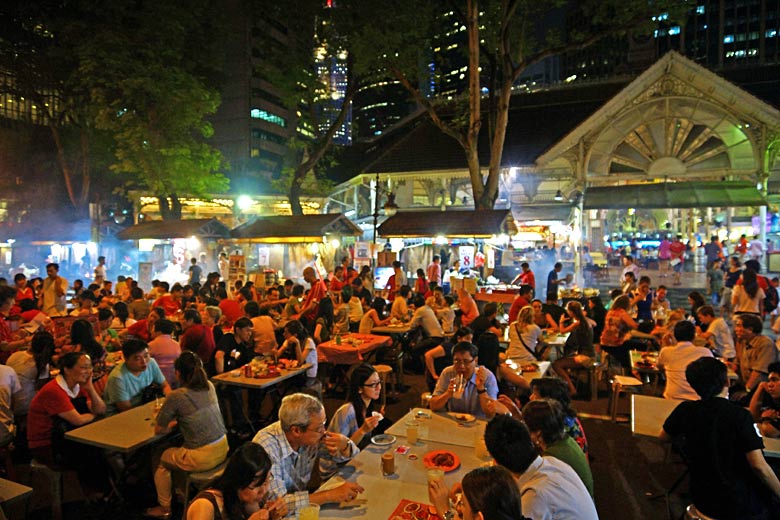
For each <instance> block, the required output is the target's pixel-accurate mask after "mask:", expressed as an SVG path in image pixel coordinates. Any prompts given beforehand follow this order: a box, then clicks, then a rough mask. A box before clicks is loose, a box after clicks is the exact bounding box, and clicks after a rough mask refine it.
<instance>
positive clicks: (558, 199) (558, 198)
mask: <svg viewBox="0 0 780 520" xmlns="http://www.w3.org/2000/svg"><path fill="white" fill-rule="evenodd" d="M562 200H563V193H562V192H561V190H558V191H556V192H555V201H556V202H561V201H562Z"/></svg>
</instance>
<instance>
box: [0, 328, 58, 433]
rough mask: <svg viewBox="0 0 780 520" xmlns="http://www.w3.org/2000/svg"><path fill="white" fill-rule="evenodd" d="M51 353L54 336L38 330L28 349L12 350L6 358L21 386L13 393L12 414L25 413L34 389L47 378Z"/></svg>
mask: <svg viewBox="0 0 780 520" xmlns="http://www.w3.org/2000/svg"><path fill="white" fill-rule="evenodd" d="M53 355H54V336H52V335H51V334H50V333H49V332H46V331H45V330H39V331H38V332H36V333H35V335H34V336H33V337H32V341H31V343H30V350H20V351H18V352H14V353H13V354H11V357H9V358H8V361H7V362H6V364H7V365H8V366H9V367H11V368H13V369H14V371H16V375H17V376H19V384H20V385H21V387H22V391H21V392H20V393H19V394H15V395H14V415H16V416H26V415H27V411H28V410H29V409H30V402H31V401H32V399H33V397H34V396H35V391H36V390H37V389H38V388H39V387H40V386H43V384H45V383H46V382H47V381H48V380H49V363H51V357H52V356H53ZM25 422H26V421H25ZM19 426H20V427H21V426H22V424H19Z"/></svg>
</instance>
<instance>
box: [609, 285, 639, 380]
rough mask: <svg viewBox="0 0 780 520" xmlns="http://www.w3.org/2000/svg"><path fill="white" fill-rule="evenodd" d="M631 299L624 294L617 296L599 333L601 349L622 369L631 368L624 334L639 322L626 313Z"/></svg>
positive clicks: (636, 326) (635, 327)
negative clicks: (602, 329)
mask: <svg viewBox="0 0 780 520" xmlns="http://www.w3.org/2000/svg"><path fill="white" fill-rule="evenodd" d="M630 305H631V300H630V299H629V298H628V296H626V295H625V294H624V295H623V296H618V297H617V298H616V299H615V301H614V302H612V306H611V307H610V308H609V311H607V315H606V317H605V318H604V331H603V332H602V333H601V341H600V344H601V350H603V351H604V352H606V353H607V354H609V355H610V356H611V357H612V358H613V359H614V360H616V361H618V362H619V363H620V366H621V367H622V368H623V369H624V370H630V368H631V356H630V355H629V353H628V350H629V346H628V344H627V342H626V334H627V333H628V332H629V331H630V330H632V329H633V330H636V329H637V328H638V327H639V324H638V323H637V322H636V321H634V319H633V318H632V317H631V315H630V314H629V313H628V308H629V307H630Z"/></svg>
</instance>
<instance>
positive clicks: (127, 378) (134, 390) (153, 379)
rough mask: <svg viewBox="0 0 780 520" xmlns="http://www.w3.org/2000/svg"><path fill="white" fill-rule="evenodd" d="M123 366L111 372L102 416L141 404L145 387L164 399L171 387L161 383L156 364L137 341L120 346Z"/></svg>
mask: <svg viewBox="0 0 780 520" xmlns="http://www.w3.org/2000/svg"><path fill="white" fill-rule="evenodd" d="M122 356H123V357H124V358H125V360H124V362H123V363H119V364H118V365H117V366H115V367H114V369H113V370H112V371H111V374H109V376H108V383H106V390H105V392H104V393H103V400H104V401H105V402H106V413H109V414H112V413H116V412H117V411H119V412H124V411H125V410H129V409H130V408H133V407H135V406H139V405H141V404H143V402H142V397H143V392H144V389H145V388H146V387H148V386H149V385H151V384H153V383H154V384H157V385H159V386H160V387H161V388H162V392H163V393H164V394H165V395H168V393H169V392H170V391H171V387H170V386H169V385H168V382H167V381H166V380H165V376H164V375H163V373H162V371H161V370H160V367H159V366H158V365H157V361H155V360H154V359H152V358H151V357H149V347H148V345H147V344H146V343H145V342H143V341H141V340H138V339H131V340H128V341H125V343H124V344H123V345H122Z"/></svg>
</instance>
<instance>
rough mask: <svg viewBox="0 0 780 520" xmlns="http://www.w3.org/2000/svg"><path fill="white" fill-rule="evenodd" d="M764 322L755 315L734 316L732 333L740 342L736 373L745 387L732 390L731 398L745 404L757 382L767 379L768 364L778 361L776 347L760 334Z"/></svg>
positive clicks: (748, 400)
mask: <svg viewBox="0 0 780 520" xmlns="http://www.w3.org/2000/svg"><path fill="white" fill-rule="evenodd" d="M763 328H764V324H763V322H762V321H761V318H759V317H758V316H756V315H753V314H738V315H736V316H735V318H734V335H735V336H736V337H737V340H738V341H739V342H740V344H741V348H739V349H737V351H738V352H739V354H738V356H737V366H736V369H737V374H738V375H739V377H740V381H741V383H742V384H743V385H744V387H745V392H747V396H745V395H743V393H742V392H739V393H737V392H732V395H731V400H732V401H733V400H735V399H736V400H740V401H741V402H742V404H743V405H745V406H747V405H748V403H749V402H750V396H751V394H752V392H753V391H754V390H755V389H756V388H757V387H758V384H759V383H761V382H762V381H766V380H767V376H768V375H769V364H770V363H774V362H775V361H778V353H777V348H775V345H774V344H773V343H772V340H771V339H770V338H768V337H767V336H764V335H763V334H761V332H762V330H763Z"/></svg>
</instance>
